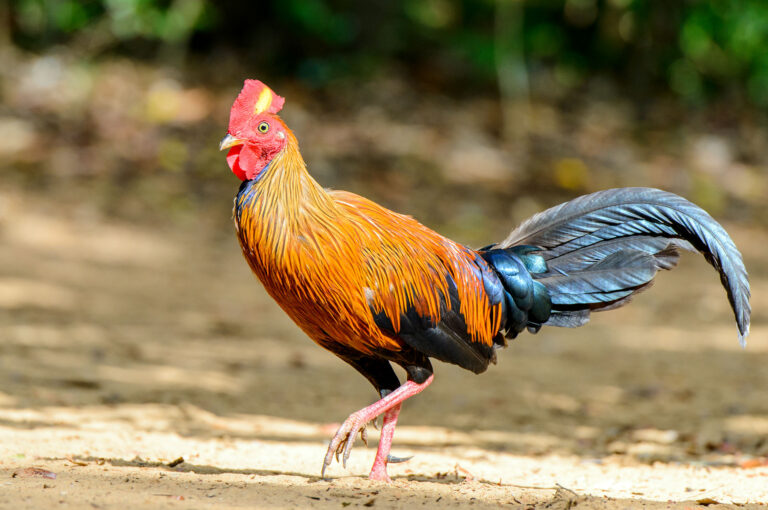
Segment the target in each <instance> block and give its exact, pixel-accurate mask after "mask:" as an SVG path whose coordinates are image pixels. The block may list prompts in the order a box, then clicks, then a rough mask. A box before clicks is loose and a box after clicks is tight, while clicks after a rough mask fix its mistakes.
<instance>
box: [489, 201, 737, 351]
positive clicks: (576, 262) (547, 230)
mask: <svg viewBox="0 0 768 510" xmlns="http://www.w3.org/2000/svg"><path fill="white" fill-rule="evenodd" d="M521 244H523V245H532V246H535V247H537V248H538V249H539V250H540V251H539V252H538V253H537V255H541V256H542V257H543V258H544V260H545V261H546V264H547V270H546V271H545V272H541V273H536V274H533V275H532V276H533V277H534V278H535V279H536V281H538V282H540V283H542V284H543V285H544V286H545V287H546V289H547V291H548V292H549V295H550V299H551V301H552V313H551V315H550V317H549V319H548V320H547V322H545V325H554V326H567V327H575V326H580V325H582V324H584V323H586V322H587V321H588V320H589V314H590V312H591V311H601V310H610V309H613V308H617V307H619V306H622V305H624V304H626V303H627V302H628V301H629V300H630V299H631V298H632V296H633V295H634V294H636V293H637V292H639V291H642V290H643V289H645V288H647V287H648V286H649V285H650V284H651V282H652V280H653V277H654V276H655V275H656V272H657V271H658V270H659V269H671V268H673V267H674V266H675V265H676V264H677V261H678V258H679V253H678V250H680V249H683V250H689V251H699V252H701V253H702V254H703V255H704V258H706V259H707V261H708V262H709V263H710V264H711V265H712V266H713V267H714V268H715V269H716V270H717V271H718V273H719V274H720V280H721V282H722V284H723V287H725V290H726V292H727V293H728V300H729V301H730V303H731V308H733V313H734V315H735V317H736V324H737V326H738V328H739V341H740V342H741V344H742V345H744V344H745V339H746V337H747V335H748V334H749V318H750V311H751V310H750V305H749V292H750V291H749V281H748V279H747V271H746V269H745V267H744V262H743V261H742V257H741V253H739V250H738V249H736V245H735V244H734V243H733V241H732V240H731V238H730V236H729V235H728V233H727V232H726V231H725V229H723V227H722V226H721V225H720V224H719V223H717V222H716V221H715V220H714V219H712V217H711V216H710V215H709V214H707V212H706V211H704V210H703V209H701V208H700V207H698V206H696V205H694V204H692V203H691V202H689V201H687V200H685V199H684V198H682V197H680V196H677V195H675V194H672V193H667V192H665V191H661V190H657V189H652V188H619V189H610V190H605V191H599V192H597V193H593V194H591V195H585V196H582V197H579V198H576V199H574V200H571V201H570V202H566V203H564V204H561V205H558V206H556V207H553V208H551V209H548V210H546V211H544V212H541V213H539V214H536V215H535V216H533V217H532V218H530V219H528V220H527V221H525V222H523V223H522V224H521V225H520V226H519V227H517V228H516V229H515V230H514V231H512V233H511V234H509V236H508V237H507V239H505V240H504V241H503V242H502V243H500V244H499V245H497V246H496V247H497V248H509V247H512V246H516V245H521Z"/></svg>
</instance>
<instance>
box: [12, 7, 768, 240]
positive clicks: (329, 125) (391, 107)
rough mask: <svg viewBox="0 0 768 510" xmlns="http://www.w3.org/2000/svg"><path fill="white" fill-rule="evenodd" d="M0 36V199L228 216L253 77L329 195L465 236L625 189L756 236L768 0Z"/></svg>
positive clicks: (250, 20)
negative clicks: (361, 196)
mask: <svg viewBox="0 0 768 510" xmlns="http://www.w3.org/2000/svg"><path fill="white" fill-rule="evenodd" d="M0 24H2V25H3V30H0V34H2V35H0V59H2V74H1V75H0V80H2V82H1V83H0V85H1V88H0V99H1V100H2V106H1V107H0V164H2V167H3V171H2V173H3V182H4V185H6V186H10V187H13V188H19V187H20V188H22V189H27V190H34V191H36V192H42V191H50V192H51V193H53V195H54V196H56V197H58V198H60V199H61V200H67V199H69V200H75V201H77V202H78V203H79V204H81V205H83V204H87V205H88V206H89V207H91V209H92V212H94V214H103V213H106V214H110V215H119V216H125V217H129V218H131V219H133V220H138V219H140V218H143V219H148V220H150V221H155V220H156V219H158V218H162V219H163V220H165V219H169V218H170V219H171V220H172V219H173V218H184V217H186V215H187V213H190V212H193V213H194V212H200V211H201V210H205V209H207V208H209V207H212V206H213V207H214V208H219V207H221V206H222V201H223V200H228V198H227V197H228V196H229V195H231V194H232V193H233V192H234V190H235V188H236V183H235V182H233V178H232V176H231V174H229V172H228V170H227V168H226V166H225V164H224V161H223V157H222V156H221V155H220V154H218V153H217V151H216V145H217V140H218V139H219V138H220V137H221V136H222V135H223V133H224V132H225V129H226V122H227V118H228V107H229V105H230V104H231V100H232V98H233V97H234V95H235V94H236V93H237V91H238V90H239V87H240V85H241V82H242V80H243V79H245V78H259V79H261V80H263V81H265V82H267V83H268V84H270V85H271V86H272V87H273V88H274V89H275V90H276V91H277V92H278V93H279V94H281V95H284V96H286V97H287V106H286V108H285V110H284V117H285V118H286V119H287V121H288V122H289V124H290V125H291V126H292V128H293V129H294V130H295V131H296V132H297V134H298V136H299V139H300V141H301V142H302V150H303V152H304V155H305V158H306V159H307V160H308V162H309V165H310V170H311V171H312V172H313V173H314V174H315V175H316V177H317V178H318V179H319V180H320V181H321V182H322V183H323V184H325V185H328V186H333V187H344V188H348V189H352V190H354V191H357V192H361V193H365V194H368V195H370V196H372V197H373V198H374V199H376V200H379V201H382V202H384V203H385V204H387V205H389V206H391V207H394V208H398V209H400V210H403V211H405V212H410V213H412V214H416V215H417V216H418V217H419V218H421V219H422V220H423V221H425V222H427V223H429V224H431V225H448V227H447V228H448V229H449V233H453V234H455V235H458V236H459V237H461V238H462V240H464V241H465V242H470V243H485V242H486V241H487V236H488V235H503V234H504V231H505V230H507V229H508V228H510V226H511V224H512V223H513V222H514V221H518V220H520V219H522V217H523V216H526V215H527V214H529V213H531V212H533V211H534V210H536V209H538V208H540V207H542V206H544V205H550V204H552V203H554V202H555V201H557V200H560V199H564V198H568V197H570V196H573V195H575V194H578V193H581V192H586V191H591V190H594V189H598V188H605V187H610V186H623V185H646V186H658V187H664V188H666V189H670V190H672V191H676V192H679V193H682V194H684V195H685V196H687V197H688V198H690V199H693V200H694V201H697V202H698V203H700V204H701V205H703V206H704V207H706V208H707V209H709V210H710V211H711V212H712V213H713V214H714V215H716V216H718V217H721V218H725V219H732V220H738V221H743V222H748V223H757V224H765V223H768V213H766V209H765V208H764V207H763V202H764V201H765V198H766V196H768V189H767V185H766V171H767V170H766V168H767V166H766V163H767V160H768V156H766V153H767V152H768V151H766V148H767V147H768V134H767V132H766V111H767V110H766V108H768V52H767V51H765V48H766V47H768V5H767V4H765V2H763V1H762V0H743V1H736V0H706V1H679V2H656V1H652V0H566V1H561V0H546V1H523V0H498V1H492V0H463V1H458V0H456V1H451V0H403V1H399V2H393V1H388V0H386V1H385V0H374V1H369V2H357V1H351V0H332V1H322V0H281V1H272V2H269V1H260V2H251V1H234V0H230V1H221V2H213V1H209V0H92V1H74V0H12V1H11V2H10V3H4V4H3V6H2V7H0ZM83 206H84V205H83ZM480 223H482V224H483V225H482V227H480V228H479V230H478V225H479V224H480Z"/></svg>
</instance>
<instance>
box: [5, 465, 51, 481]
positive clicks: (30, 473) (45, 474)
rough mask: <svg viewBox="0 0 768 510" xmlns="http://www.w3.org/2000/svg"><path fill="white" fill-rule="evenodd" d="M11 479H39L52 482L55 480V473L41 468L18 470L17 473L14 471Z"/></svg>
mask: <svg viewBox="0 0 768 510" xmlns="http://www.w3.org/2000/svg"><path fill="white" fill-rule="evenodd" d="M11 477H12V478H32V477H39V478H50V479H51V480H54V479H56V473H54V472H53V471H48V470H46V469H42V468H36V467H28V468H24V469H19V470H18V471H14V472H13V475H11Z"/></svg>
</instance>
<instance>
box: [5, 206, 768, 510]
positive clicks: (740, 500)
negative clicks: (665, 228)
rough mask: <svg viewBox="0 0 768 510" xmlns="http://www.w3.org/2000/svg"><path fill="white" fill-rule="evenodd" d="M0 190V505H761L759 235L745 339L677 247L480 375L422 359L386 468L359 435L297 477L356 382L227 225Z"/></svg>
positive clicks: (360, 398) (359, 397)
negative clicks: (425, 382) (423, 368)
mask: <svg viewBox="0 0 768 510" xmlns="http://www.w3.org/2000/svg"><path fill="white" fill-rule="evenodd" d="M0 198H1V199H2V201H3V208H2V217H0V338H2V342H0V506H1V507H3V508H14V509H18V508H52V507H56V508H89V507H90V508H125V505H126V502H128V503H129V504H130V506H131V508H165V507H173V508H222V509H223V508H241V507H242V508H305V507H317V508H343V507H346V506H368V507H373V508H389V507H394V508H400V507H402V508H406V507H407V508H412V507H414V506H423V507H433V506H438V505H439V506H440V507H447V508H452V507H455V506H459V505H461V506H466V505H472V506H474V507H477V508H486V507H489V508H491V507H492V508H498V507H505V506H507V505H508V504H511V505H523V506H546V507H548V508H562V509H567V508H570V507H572V506H574V505H578V506H579V507H583V508H592V507H600V508H624V507H627V506H643V507H647V508H662V507H663V508H670V507H672V508H681V509H682V508H689V507H693V506H696V503H695V502H696V501H701V502H702V504H707V503H711V502H713V501H716V502H719V503H736V504H740V505H743V504H750V505H751V504H755V506H757V504H758V503H768V465H766V464H767V463H766V456H768V396H767V395H768V393H767V390H768V370H766V368H765V367H766V366H768V329H767V328H766V326H765V319H766V315H765V312H764V310H766V308H767V306H768V302H767V301H766V299H767V298H766V296H768V278H766V275H768V266H766V265H765V263H764V262H763V263H762V264H761V263H760V259H761V258H763V254H762V251H763V248H762V247H764V246H766V243H768V235H766V233H765V232H760V231H747V230H740V229H738V228H734V229H732V230H733V235H734V237H735V239H736V241H737V244H739V246H740V247H742V249H743V251H744V252H745V255H746V258H747V265H748V268H749V269H750V273H751V274H752V275H753V295H754V299H753V308H754V309H755V316H754V326H753V329H752V336H751V337H750V345H749V348H748V349H747V350H746V351H742V350H741V349H740V348H739V347H738V344H737V342H736V329H735V326H733V323H732V318H731V316H730V312H729V310H728V308H727V302H726V299H725V295H724V293H723V292H722V289H720V287H719V282H718V279H717V277H716V275H715V273H714V272H713V271H712V270H711V269H710V268H709V267H708V266H707V265H706V264H705V263H704V262H703V261H702V260H697V259H696V258H695V257H692V256H689V257H685V258H684V260H683V261H682V267H681V268H680V269H678V270H676V271H675V272H673V273H669V274H665V275H662V278H661V281H659V283H658V284H657V285H656V286H655V287H654V288H653V289H651V290H650V291H649V292H648V293H646V294H644V295H643V296H641V297H640V298H638V299H637V302H635V303H633V304H632V305H630V306H629V307H627V308H625V309H622V310H618V311H615V312H611V313H607V314H603V315H601V316H598V317H596V318H595V319H594V320H593V323H592V324H590V325H588V326H587V327H585V328H581V329H579V330H560V329H551V330H548V331H544V332H543V333H542V334H539V335H537V336H530V335H528V336H524V337H522V338H521V339H520V340H519V341H516V342H515V343H513V345H512V346H511V347H510V348H509V349H507V350H506V351H504V352H503V353H502V354H501V356H500V360H499V365H498V366H496V367H492V369H491V370H489V372H488V373H486V374H483V375H482V376H474V375H472V374H470V373H467V372H464V371H461V370H459V369H457V368H455V367H449V366H445V365H440V366H439V367H437V376H436V383H435V384H434V385H433V386H432V387H431V388H430V389H429V390H428V391H427V392H426V393H425V394H424V395H421V396H419V397H417V398H416V399H414V400H413V401H412V402H409V403H408V404H407V405H406V406H405V409H404V412H403V414H402V415H401V416H402V417H401V424H402V427H401V428H398V431H397V433H396V436H395V445H394V449H393V453H394V454H395V455H398V456H408V455H414V458H413V459H412V460H411V461H409V462H407V463H404V464H399V465H393V466H391V474H392V475H393V477H394V478H395V482H394V484H393V485H391V486H386V485H383V484H379V483H374V482H368V481H367V480H366V479H365V477H364V475H365V474H366V473H367V470H368V468H369V467H370V463H371V461H372V458H373V455H374V446H375V441H376V433H375V431H371V437H372V439H373V440H372V445H371V447H370V448H365V447H364V446H363V445H361V444H358V445H357V447H356V448H355V450H353V453H352V457H351V459H350V463H349V464H348V467H347V469H346V470H345V469H343V468H341V467H340V466H337V465H334V466H333V467H332V469H331V470H330V475H331V477H333V478H332V479H331V480H330V481H326V480H320V479H319V478H318V474H319V467H320V462H321V458H322V455H323V454H324V448H325V447H324V445H325V444H326V441H327V439H328V437H329V436H330V434H331V433H332V432H333V431H334V427H335V425H334V422H338V421H340V420H342V419H343V418H344V417H346V415H347V414H349V413H350V412H351V411H353V410H355V409H357V408H359V407H361V406H363V405H365V404H367V403H369V402H371V401H372V399H373V397H374V395H373V392H372V390H371V388H369V387H368V385H367V384H366V383H364V381H363V380H362V379H361V378H360V377H359V376H358V375H357V374H356V373H354V372H353V371H352V369H350V368H348V367H346V366H345V365H344V364H342V363H340V362H338V361H337V360H336V359H335V358H334V357H333V356H331V355H329V354H327V353H325V352H324V351H322V350H321V349H319V348H316V347H315V346H313V345H312V344H311V343H310V342H309V340H307V339H306V338H305V337H304V336H303V335H302V334H301V332H300V331H298V329H297V328H295V326H293V324H292V323H291V322H290V321H289V320H288V319H287V318H285V317H284V316H283V314H282V313H281V312H280V310H279V309H278V308H277V307H276V306H275V305H274V304H273V303H272V302H271V301H270V300H269V299H268V298H267V297H266V296H265V295H264V293H263V291H262V290H261V289H260V287H259V286H258V284H257V283H256V282H255V281H254V279H253V278H252V277H251V275H250V274H249V273H248V270H247V267H246V265H245V264H244V263H243V261H242V260H241V257H240V254H239V253H238V251H237V247H236V246H235V241H234V239H233V238H232V236H231V230H229V226H228V225H227V224H226V222H224V220H223V222H222V225H221V228H219V226H218V225H217V226H216V228H213V229H210V228H207V227H206V228H203V227H199V226H197V225H196V224H195V223H189V224H188V226H186V227H177V228H174V229H170V228H166V227H163V226H159V227H155V228H152V229H149V228H137V227H134V226H130V225H126V224H118V223H114V222H104V221H102V220H98V219H94V218H92V217H90V216H88V215H85V216H83V215H80V214H79V213H78V212H77V211H69V212H66V211H65V212H63V213H61V212H60V211H55V210H47V209H45V208H43V206H40V205H38V204H37V203H35V202H34V201H33V200H32V199H31V198H29V197H19V196H0ZM180 457H181V458H183V462H179V463H178V464H177V465H175V466H174V467H170V466H169V464H170V463H172V461H174V460H175V459H178V458H180ZM80 464H85V465H80ZM29 468H40V469H42V470H46V471H50V472H52V473H55V475H56V478H55V479H52V478H46V477H44V476H41V474H42V475H44V474H45V473H43V472H37V473H34V472H31V471H30V470H29ZM14 473H16V476H13V475H14ZM30 475H32V476H30ZM558 485H560V486H562V487H565V488H567V490H566V489H562V488H561V489H558ZM531 487H538V489H536V488H531ZM571 491H573V492H571ZM710 507H713V506H712V505H711V506H710Z"/></svg>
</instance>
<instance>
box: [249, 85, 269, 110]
mask: <svg viewBox="0 0 768 510" xmlns="http://www.w3.org/2000/svg"><path fill="white" fill-rule="evenodd" d="M272 96H273V94H272V91H271V90H270V89H269V87H264V90H262V91H261V93H260V94H259V98H258V99H257V100H256V105H255V106H254V107H253V113H254V115H258V114H260V113H264V112H266V111H267V110H268V109H269V107H270V105H271V104H272Z"/></svg>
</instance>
